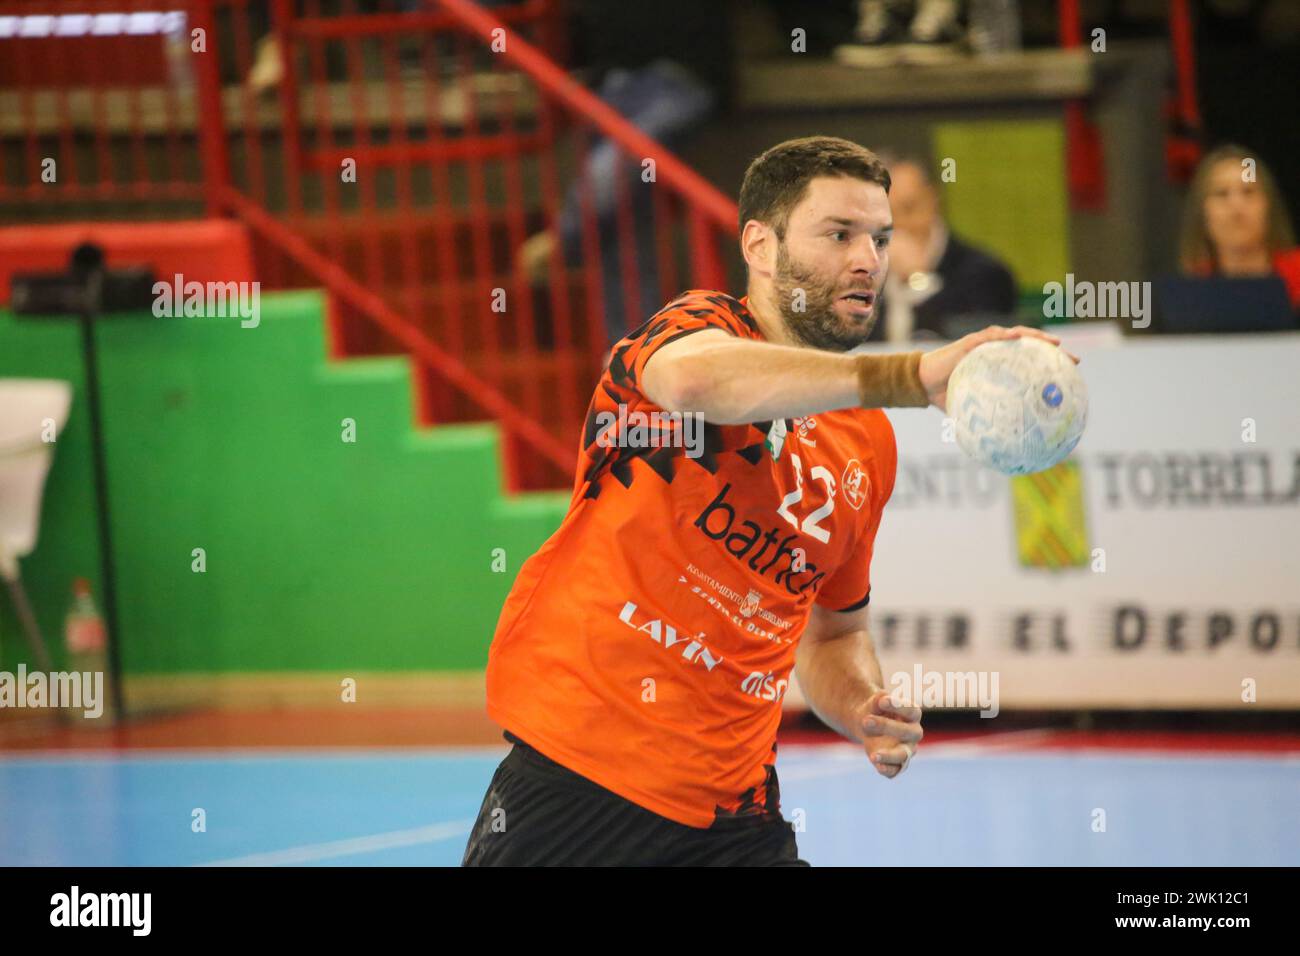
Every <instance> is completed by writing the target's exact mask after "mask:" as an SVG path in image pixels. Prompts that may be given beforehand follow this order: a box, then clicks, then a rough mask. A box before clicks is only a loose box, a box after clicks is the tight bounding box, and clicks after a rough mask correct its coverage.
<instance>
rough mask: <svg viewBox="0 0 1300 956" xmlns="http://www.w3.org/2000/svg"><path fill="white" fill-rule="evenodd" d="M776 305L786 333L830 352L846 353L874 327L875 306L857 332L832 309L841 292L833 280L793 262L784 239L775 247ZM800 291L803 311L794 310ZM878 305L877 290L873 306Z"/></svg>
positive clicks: (864, 339)
mask: <svg viewBox="0 0 1300 956" xmlns="http://www.w3.org/2000/svg"><path fill="white" fill-rule="evenodd" d="M772 286H773V289H774V292H775V295H776V307H777V309H778V310H779V311H780V313H781V319H782V321H783V322H785V327H786V329H787V330H788V331H789V333H790V335H792V336H793V337H794V338H796V339H798V340H799V341H800V342H802V343H803V344H804V345H808V346H811V347H812V348H815V349H826V350H827V351H831V352H847V351H849V350H850V349H854V348H857V347H858V346H859V345H861V344H862V343H863V342H865V341H866V340H867V338H868V337H869V336H870V335H871V330H872V329H873V328H875V326H876V309H875V308H873V309H872V310H871V320H870V321H869V322H868V323H867V327H866V329H864V330H862V331H858V330H857V329H855V328H852V327H849V326H847V325H846V324H845V322H844V320H843V319H842V318H840V317H839V315H838V314H837V313H836V312H835V303H836V302H837V301H839V297H840V296H841V295H843V294H844V293H842V292H841V291H840V290H839V289H838V288H836V286H835V284H834V283H833V282H826V281H825V280H823V279H821V278H819V277H818V275H817V273H816V272H814V271H813V270H812V269H810V268H808V267H807V266H804V265H802V264H801V263H798V262H796V261H795V260H794V259H792V258H791V257H790V253H789V252H788V251H787V250H786V247H785V242H784V241H782V242H780V243H779V244H778V245H777V247H776V275H775V276H774V277H773V278H772ZM797 293H801V294H800V297H799V300H802V304H803V311H796V309H795V303H796V301H799V300H797V299H796V298H795V296H796V294H797ZM879 306H880V298H879V293H877V297H876V308H878V307H879Z"/></svg>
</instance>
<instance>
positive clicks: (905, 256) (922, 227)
mask: <svg viewBox="0 0 1300 956" xmlns="http://www.w3.org/2000/svg"><path fill="white" fill-rule="evenodd" d="M882 158H884V161H885V164H886V165H887V166H888V168H889V173H890V176H891V177H892V179H893V188H892V189H891V191H890V194H889V201H890V207H891V208H892V209H893V213H894V239H893V243H892V245H891V246H890V255H891V258H892V260H893V267H892V269H891V270H890V273H889V277H888V279H886V281H885V288H884V294H883V296H882V300H881V315H880V321H878V322H877V323H876V327H875V329H874V330H873V331H872V335H871V339H872V341H888V342H910V341H912V340H914V339H918V338H921V339H924V338H941V339H950V338H958V337H960V336H961V335H962V334H964V331H969V329H966V328H965V326H968V325H969V326H970V327H971V328H974V327H976V326H977V325H978V326H980V327H982V326H983V325H987V324H988V322H989V321H995V320H997V319H1001V318H1006V317H1009V316H1011V315H1013V314H1014V313H1015V310H1016V281H1015V278H1014V277H1013V276H1012V274H1011V270H1010V269H1009V268H1007V266H1006V265H1005V264H1004V263H1003V262H1002V261H1001V260H999V259H997V258H996V257H994V256H993V255H992V254H990V253H988V252H985V251H983V250H981V249H979V248H977V247H975V246H973V245H970V244H969V243H966V242H964V241H962V240H961V239H959V238H957V237H956V236H954V235H953V234H952V233H951V232H950V231H949V229H948V226H947V224H946V223H945V222H944V219H943V213H942V210H941V208H940V203H939V192H938V190H937V189H936V188H935V185H934V181H933V180H932V179H931V178H930V174H929V172H927V170H926V168H925V166H924V165H923V164H922V163H920V162H918V161H917V160H914V159H907V158H890V157H882Z"/></svg>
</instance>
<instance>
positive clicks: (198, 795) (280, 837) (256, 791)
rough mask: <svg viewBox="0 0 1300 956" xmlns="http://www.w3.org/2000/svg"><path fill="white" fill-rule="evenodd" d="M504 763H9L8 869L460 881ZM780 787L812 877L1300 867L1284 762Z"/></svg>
mask: <svg viewBox="0 0 1300 956" xmlns="http://www.w3.org/2000/svg"><path fill="white" fill-rule="evenodd" d="M504 753H505V751H504V750H503V749H495V748H494V749H491V750H484V749H474V750H469V749H454V750H401V751H397V750H388V751H375V750H366V751H344V750H340V751H320V750H310V751H307V750H301V751H245V752H225V753H223V752H212V751H193V752H184V751H164V752H157V751H155V752H140V751H136V752H133V753H129V754H125V755H121V754H110V755H104V754H101V753H93V754H92V753H86V754H76V753H74V754H48V755H37V756H16V755H12V754H6V755H4V756H0V865H7V866H14V865H20V866H21V865H47V866H48V865H78V866H104V865H127V866H142V865H154V866H157V865H162V866H177V865H179V866H188V865H196V864H251V865H326V866H409V865H454V864H458V863H459V862H460V857H461V853H462V851H463V850H464V846H465V839H466V835H467V833H468V829H469V825H470V822H471V821H472V819H473V818H474V815H475V814H476V812H477V811H478V807H479V803H480V801H481V800H482V797H483V791H484V789H485V788H486V786H487V783H488V780H489V779H490V778H491V776H492V772H493V770H494V768H495V766H496V764H497V763H498V762H499V760H500V759H501V757H502V756H503V755H504ZM778 772H779V774H780V778H781V788H782V806H783V810H784V812H785V815H786V817H787V818H788V819H792V820H795V821H796V823H797V825H801V826H802V828H803V829H802V832H801V833H800V834H799V845H800V850H801V855H802V856H803V857H804V859H806V860H808V861H809V862H811V863H813V864H814V865H821V866H841V865H845V866H866V865H880V864H883V865H886V866H915V865H981V866H997V865H1069V866H1094V865H1119V866H1127V865H1146V866H1184V865H1186V866H1192V865H1195V866H1229V865H1244V866H1255V865H1282V866H1296V865H1300V757H1297V756H1295V755H1278V756H1225V755H1222V754H1214V755H1190V756H1189V755H1183V754H1178V755H1166V754H1157V753H1152V754H1140V753H1137V754H1135V753H1123V752H1108V751H1082V752H1023V753H1016V752H1007V751H1005V750H1002V751H993V752H988V751H981V750H963V749H962V748H961V747H959V746H954V747H948V748H944V747H942V746H936V747H935V748H932V750H931V751H930V752H928V753H927V752H925V751H923V752H922V756H918V758H917V759H916V761H915V762H914V763H913V765H912V766H911V768H910V769H909V770H908V771H907V773H906V774H904V775H903V776H901V777H900V778H898V779H897V780H893V781H888V780H885V779H884V778H881V777H879V776H877V774H876V773H875V772H874V771H872V770H871V769H870V767H869V766H868V765H867V763H866V761H865V759H864V758H863V757H862V756H861V754H860V752H859V751H858V750H857V749H856V748H853V747H851V746H848V745H844V746H796V745H788V746H783V747H782V749H781V756H780V759H779V763H778ZM199 809H201V810H202V811H203V817H204V821H205V824H206V829H205V830H204V831H203V832H195V829H194V826H193V821H194V820H195V819H196V815H195V811H196V810H199ZM1103 815H1104V817H1103ZM1103 824H1104V830H1102V829H1100V828H1101V826H1102V825H1103Z"/></svg>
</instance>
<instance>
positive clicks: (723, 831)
mask: <svg viewBox="0 0 1300 956" xmlns="http://www.w3.org/2000/svg"><path fill="white" fill-rule="evenodd" d="M506 739H507V740H511V741H513V742H514V748H513V749H512V750H511V751H510V753H509V754H507V755H506V759H505V760H503V761H501V765H500V766H499V767H497V771H496V773H495V774H494V775H493V777H492V783H491V784H490V785H489V786H488V791H487V795H486V796H485V797H484V798H483V806H482V807H481V808H480V809H479V812H478V819H477V820H475V821H474V829H473V830H472V831H471V832H470V836H469V844H468V845H467V846H466V847H465V858H464V859H463V860H462V861H461V865H462V866H807V865H808V864H807V863H806V862H804V861H803V860H801V859H799V848H798V847H797V846H796V845H795V835H794V827H792V826H791V825H790V824H789V823H788V822H787V821H785V820H783V819H782V818H781V816H780V815H779V814H767V815H761V816H740V817H728V818H719V819H718V820H715V821H714V823H713V825H712V826H710V827H708V828H701V827H689V826H686V825H685V824H683V823H678V822H677V821H675V820H669V819H668V818H666V817H661V816H660V815H659V814H657V813H652V812H651V811H649V810H647V809H646V808H645V807H642V806H638V805H637V804H635V803H632V802H631V801H630V800H626V799H624V798H623V797H620V796H619V795H618V794H616V793H611V792H610V791H609V790H606V789H605V788H604V787H601V786H599V785H597V784H595V783H593V782H592V781H590V780H588V779H587V778H586V777H583V776H580V775H579V774H576V773H574V772H573V771H572V770H569V769H568V768H566V767H562V766H561V765H560V764H558V763H556V762H555V761H554V760H551V759H550V758H549V757H547V756H545V755H544V754H542V753H539V752H538V751H536V750H534V749H533V748H532V747H530V746H528V745H527V744H526V743H524V742H523V741H521V740H519V738H517V737H515V736H514V735H513V734H509V733H508V734H506Z"/></svg>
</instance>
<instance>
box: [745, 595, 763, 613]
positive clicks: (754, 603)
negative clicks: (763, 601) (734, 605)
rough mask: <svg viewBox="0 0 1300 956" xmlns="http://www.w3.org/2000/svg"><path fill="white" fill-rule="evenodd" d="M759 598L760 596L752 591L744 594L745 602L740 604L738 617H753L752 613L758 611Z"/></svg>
mask: <svg viewBox="0 0 1300 956" xmlns="http://www.w3.org/2000/svg"><path fill="white" fill-rule="evenodd" d="M761 597H762V595H761V594H759V593H758V592H757V591H753V590H751V591H750V592H749V593H748V594H746V595H745V600H744V601H742V602H741V604H740V616H741V617H753V616H754V613H755V612H756V611H757V610H758V602H759V599H760V598H761Z"/></svg>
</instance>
